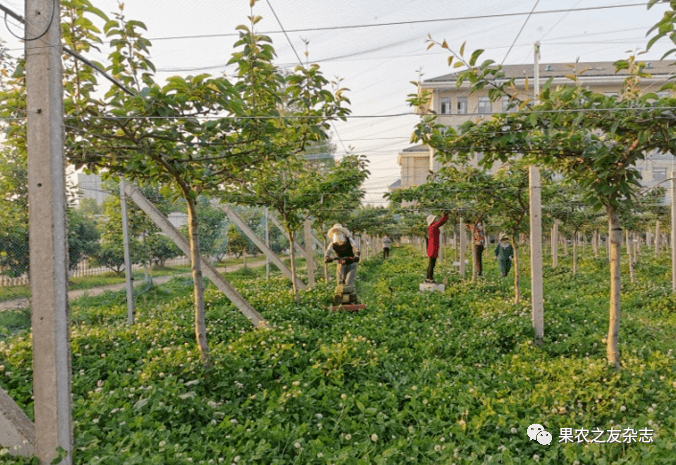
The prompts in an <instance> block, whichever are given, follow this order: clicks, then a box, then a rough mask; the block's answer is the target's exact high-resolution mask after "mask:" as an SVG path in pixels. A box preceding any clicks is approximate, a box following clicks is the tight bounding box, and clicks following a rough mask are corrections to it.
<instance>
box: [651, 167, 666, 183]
mask: <svg viewBox="0 0 676 465" xmlns="http://www.w3.org/2000/svg"><path fill="white" fill-rule="evenodd" d="M666 179H667V169H666V168H653V181H655V182H660V181H664V180H666Z"/></svg>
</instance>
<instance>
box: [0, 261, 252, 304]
mask: <svg viewBox="0 0 676 465" xmlns="http://www.w3.org/2000/svg"><path fill="white" fill-rule="evenodd" d="M260 259H261V256H256V257H247V262H248V263H251V262H253V261H257V260H260ZM239 264H242V259H241V258H229V259H227V260H222V261H221V262H219V263H218V264H217V265H216V266H217V267H224V266H231V265H239ZM181 273H190V265H174V266H170V267H151V268H150V276H151V277H153V278H156V277H159V276H171V275H174V274H181ZM132 276H133V277H134V279H136V280H141V279H143V278H144V276H145V273H144V271H143V270H136V271H134V272H133V273H132ZM124 282H125V276H124V272H123V273H121V274H118V273H115V272H112V271H111V272H108V273H103V274H99V275H92V276H78V277H74V278H70V279H69V280H68V289H69V290H71V291H74V290H82V289H92V288H95V287H101V286H108V285H111V284H120V283H124ZM28 297H30V287H29V286H27V285H25V286H2V287H0V302H5V301H7V300H14V299H22V298H24V299H25V298H28Z"/></svg>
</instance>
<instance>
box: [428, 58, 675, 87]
mask: <svg viewBox="0 0 676 465" xmlns="http://www.w3.org/2000/svg"><path fill="white" fill-rule="evenodd" d="M645 63H646V64H647V66H646V68H645V69H644V71H645V72H647V73H649V74H651V75H653V76H666V75H674V74H676V66H675V65H674V62H673V61H667V60H661V61H651V62H647V61H646V62H645ZM502 70H503V72H504V73H505V77H506V78H526V77H527V78H529V79H532V78H533V77H534V75H535V69H534V65H532V64H529V65H503V66H502ZM461 72H462V71H458V72H455V73H451V74H445V75H443V76H438V77H435V78H432V79H426V80H425V81H423V84H425V83H430V84H432V83H443V82H455V81H456V79H457V78H458V75H459V74H460V73H461ZM571 74H577V75H580V76H596V77H599V76H607V77H610V76H622V77H624V76H627V75H628V74H629V72H628V71H627V70H626V69H623V70H620V71H619V72H615V65H614V62H612V61H596V62H586V63H582V62H578V63H540V79H543V80H544V79H549V78H557V77H565V76H569V75H571Z"/></svg>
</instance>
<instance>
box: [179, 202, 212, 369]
mask: <svg viewBox="0 0 676 465" xmlns="http://www.w3.org/2000/svg"><path fill="white" fill-rule="evenodd" d="M185 197H186V201H187V202H186V203H187V208H188V234H189V235H190V270H191V271H192V280H193V292H194V294H195V338H196V340H197V346H198V347H199V351H200V360H201V361H202V363H203V364H204V366H205V367H209V366H210V365H211V361H210V356H209V343H208V342H207V325H206V318H205V315H204V280H203V279H202V265H201V262H200V241H199V233H198V230H197V210H196V203H195V200H194V199H192V198H191V197H190V196H188V195H186V196H185Z"/></svg>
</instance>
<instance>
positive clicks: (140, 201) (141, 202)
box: [124, 184, 268, 328]
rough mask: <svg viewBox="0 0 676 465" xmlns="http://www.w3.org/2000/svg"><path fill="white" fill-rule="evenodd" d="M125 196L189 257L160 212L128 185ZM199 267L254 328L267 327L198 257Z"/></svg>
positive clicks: (187, 249)
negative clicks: (200, 266)
mask: <svg viewBox="0 0 676 465" xmlns="http://www.w3.org/2000/svg"><path fill="white" fill-rule="evenodd" d="M124 191H125V193H126V194H127V196H128V197H129V198H130V199H131V200H132V201H134V203H136V205H138V206H139V208H141V210H143V211H144V213H145V214H146V215H148V216H149V217H150V219H152V220H153V221H154V222H155V224H156V225H157V226H158V227H159V228H160V229H161V230H162V232H163V233H164V234H166V235H167V237H169V239H171V240H172V241H174V244H176V245H177V246H178V248H179V249H181V251H182V252H183V253H184V254H185V256H186V257H190V243H189V242H188V239H186V238H185V236H183V234H181V232H180V231H179V230H178V229H176V228H175V227H174V225H173V224H171V222H170V221H169V220H168V219H167V218H165V217H164V215H162V213H160V211H159V210H158V209H157V208H155V206H154V205H153V204H152V203H151V202H150V201H149V200H148V199H146V198H145V197H144V196H143V194H142V193H141V191H140V190H139V189H138V188H137V187H135V186H132V185H130V184H127V185H125V188H124ZM200 265H202V269H203V273H204V276H206V277H207V278H208V279H209V280H210V281H211V282H212V283H214V285H215V286H216V287H218V289H219V290H220V291H221V292H222V293H223V294H225V295H226V297H227V298H228V299H230V302H232V304H233V305H234V306H235V307H237V309H238V310H239V311H240V312H241V313H242V315H244V316H245V317H247V318H248V319H249V321H251V323H252V324H253V325H254V326H255V327H256V328H261V327H267V326H268V324H267V321H266V320H265V318H263V316H262V315H261V314H260V313H258V311H256V309H255V308H253V307H252V306H251V304H250V303H249V302H247V301H246V300H245V299H244V297H242V295H241V294H240V293H239V292H237V290H236V289H235V288H234V287H232V285H231V284H230V283H229V282H228V281H226V279H225V278H224V277H223V276H222V275H221V274H220V273H219V272H218V270H216V268H214V267H213V265H211V263H209V261H208V260H205V259H204V258H203V257H200Z"/></svg>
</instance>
